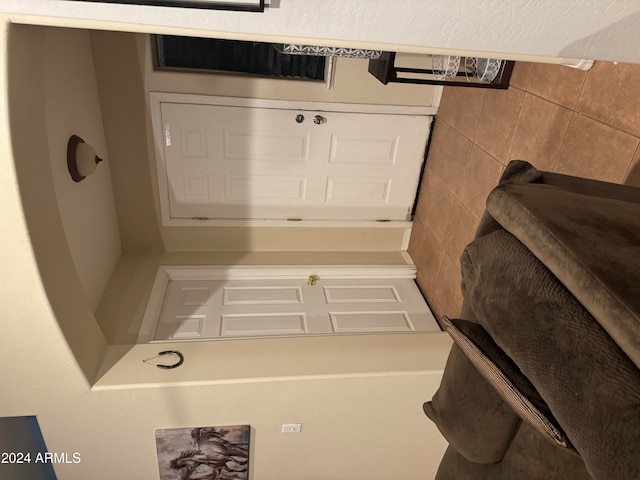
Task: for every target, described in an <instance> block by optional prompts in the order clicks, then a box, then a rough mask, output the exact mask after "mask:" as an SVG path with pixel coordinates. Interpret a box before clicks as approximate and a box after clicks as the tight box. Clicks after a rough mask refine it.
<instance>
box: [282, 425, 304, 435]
mask: <svg viewBox="0 0 640 480" xmlns="http://www.w3.org/2000/svg"><path fill="white" fill-rule="evenodd" d="M300 430H302V424H301V423H285V424H284V425H282V433H300Z"/></svg>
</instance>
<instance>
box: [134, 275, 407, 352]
mask: <svg viewBox="0 0 640 480" xmlns="http://www.w3.org/2000/svg"><path fill="white" fill-rule="evenodd" d="M416 274H417V267H416V266H415V265H291V266H280V265H246V266H245V265H242V266H240V265H216V266H213V265H160V266H159V267H158V273H157V274H156V277H155V279H154V281H153V286H152V287H151V294H150V295H149V301H148V302H147V307H146V309H145V312H144V316H143V317H142V324H141V325H140V331H139V333H138V339H137V340H136V343H138V344H139V343H151V342H152V340H153V336H154V334H155V330H156V326H157V324H158V321H159V318H160V313H161V311H162V306H163V304H164V298H165V294H166V292H167V288H168V287H169V282H170V281H172V280H229V281H232V280H272V279H273V280H306V279H307V278H309V276H310V275H314V276H316V277H318V278H319V279H346V278H371V279H374V278H375V279H385V278H396V279H397V278H408V279H415V278H416ZM416 288H418V287H417V286H416Z"/></svg>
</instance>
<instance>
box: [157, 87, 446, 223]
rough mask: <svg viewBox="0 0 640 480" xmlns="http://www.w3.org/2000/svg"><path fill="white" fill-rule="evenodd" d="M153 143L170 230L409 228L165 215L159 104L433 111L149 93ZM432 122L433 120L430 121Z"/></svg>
mask: <svg viewBox="0 0 640 480" xmlns="http://www.w3.org/2000/svg"><path fill="white" fill-rule="evenodd" d="M149 102H150V112H151V125H152V129H153V135H152V136H153V144H154V149H155V158H156V175H157V178H158V194H159V197H160V198H159V200H160V215H161V218H162V224H163V225H167V226H174V227H194V226H195V227H197V226H201V227H294V228H295V227H358V228H405V229H407V228H410V227H411V225H412V222H411V221H404V220H394V221H375V220H372V221H363V220H356V221H348V220H342V221H341V220H301V221H287V220H261V219H214V218H203V219H181V218H171V217H170V215H169V211H170V205H169V179H168V178H167V175H166V171H167V164H166V157H165V145H164V143H165V142H167V141H170V138H166V136H167V135H170V133H169V132H168V129H166V128H165V126H164V125H163V123H162V103H186V104H196V105H221V106H236V107H244V108H251V107H252V108H272V109H283V110H315V111H324V112H350V113H369V114H379V115H410V116H431V117H433V116H434V115H435V114H436V112H437V108H435V107H419V106H404V105H369V104H347V103H327V102H305V101H290V100H269V99H261V98H240V97H217V96H212V95H194V94H186V93H165V92H150V93H149ZM431 121H433V119H431Z"/></svg>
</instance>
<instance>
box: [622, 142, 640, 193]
mask: <svg viewBox="0 0 640 480" xmlns="http://www.w3.org/2000/svg"><path fill="white" fill-rule="evenodd" d="M639 154H640V139H639V140H638V145H636V149H635V150H634V151H633V153H632V154H631V159H629V165H627V169H626V170H625V172H624V175H623V176H622V180H621V181H620V183H621V184H623V185H624V181H625V180H626V179H627V178H629V174H630V173H631V168H632V167H633V159H634V158H636V156H639Z"/></svg>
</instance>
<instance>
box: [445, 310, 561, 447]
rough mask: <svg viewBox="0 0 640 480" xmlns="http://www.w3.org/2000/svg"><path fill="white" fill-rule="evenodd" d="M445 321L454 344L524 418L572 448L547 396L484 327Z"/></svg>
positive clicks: (557, 443) (544, 435)
mask: <svg viewBox="0 0 640 480" xmlns="http://www.w3.org/2000/svg"><path fill="white" fill-rule="evenodd" d="M443 323H444V325H445V328H446V329H447V332H448V333H449V335H450V336H451V338H452V339H453V341H454V342H455V344H456V345H457V346H458V347H459V348H460V350H462V352H463V353H464V354H465V355H466V357H467V358H468V359H469V360H470V361H471V363H472V364H473V365H474V366H475V367H476V369H477V370H478V372H480V374H481V375H482V376H483V377H484V378H485V379H486V380H487V382H489V383H490V384H491V385H492V386H493V387H494V388H495V389H496V391H497V392H498V394H499V395H500V396H501V397H502V398H503V399H504V401H505V402H506V403H507V404H508V405H509V406H511V408H513V410H514V411H515V412H516V413H517V414H518V415H519V416H520V418H522V420H524V421H526V422H528V423H529V424H530V425H531V426H532V427H533V428H535V429H536V430H537V431H538V432H540V433H541V434H542V435H543V437H545V438H547V439H549V440H551V441H552V442H553V443H555V444H556V445H559V446H561V447H565V448H569V449H571V450H573V446H572V445H571V442H570V441H569V439H568V438H567V436H566V435H565V433H564V432H563V431H562V428H561V427H560V426H559V425H558V424H557V422H556V420H555V418H553V414H552V413H551V410H550V409H549V406H548V405H547V404H546V402H545V401H544V399H543V398H542V397H541V396H540V394H539V393H538V392H537V391H536V389H535V387H534V386H533V384H532V383H531V382H530V381H529V379H528V378H527V377H526V376H524V375H523V373H522V372H521V371H520V369H519V368H518V366H517V365H516V364H515V363H514V362H513V361H512V360H511V359H510V358H509V357H508V356H507V355H506V354H505V353H504V352H503V351H502V350H501V349H500V347H498V346H497V345H496V344H495V342H494V341H493V339H492V338H491V337H490V336H489V334H488V333H487V332H486V331H485V330H484V328H482V327H481V326H480V325H478V324H475V323H472V322H467V321H465V320H459V319H457V320H452V319H449V318H447V317H444V318H443Z"/></svg>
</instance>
